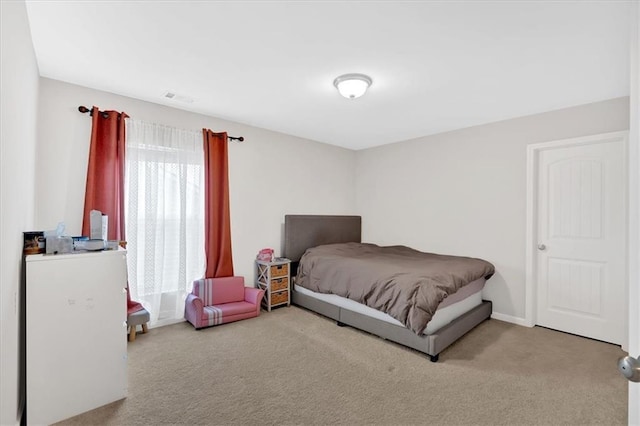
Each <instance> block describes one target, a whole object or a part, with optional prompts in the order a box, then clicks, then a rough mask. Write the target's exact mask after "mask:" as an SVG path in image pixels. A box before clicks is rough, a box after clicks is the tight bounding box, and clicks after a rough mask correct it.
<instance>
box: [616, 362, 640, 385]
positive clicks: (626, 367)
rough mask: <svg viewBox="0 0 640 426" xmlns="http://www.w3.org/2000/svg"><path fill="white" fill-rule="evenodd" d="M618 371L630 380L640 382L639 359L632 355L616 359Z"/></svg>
mask: <svg viewBox="0 0 640 426" xmlns="http://www.w3.org/2000/svg"><path fill="white" fill-rule="evenodd" d="M618 371H620V372H621V373H622V375H623V376H624V377H626V378H627V379H628V380H629V381H630V382H640V361H638V360H637V359H636V358H634V357H632V356H625V357H624V358H620V359H619V360H618Z"/></svg>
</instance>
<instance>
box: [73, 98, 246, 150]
mask: <svg viewBox="0 0 640 426" xmlns="http://www.w3.org/2000/svg"><path fill="white" fill-rule="evenodd" d="M78 111H80V112H81V113H83V114H86V113H87V112H88V113H89V115H90V116H93V110H92V109H89V108H87V107H86V106H84V105H80V106H79V107H78ZM99 112H100V115H101V116H102V118H109V113H108V112H107V111H99ZM227 139H229V140H230V141H238V142H244V137H242V136H227Z"/></svg>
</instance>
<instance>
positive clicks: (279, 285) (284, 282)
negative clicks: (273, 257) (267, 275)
mask: <svg viewBox="0 0 640 426" xmlns="http://www.w3.org/2000/svg"><path fill="white" fill-rule="evenodd" d="M288 288H289V278H287V277H282V278H274V279H272V280H271V291H278V290H285V289H288Z"/></svg>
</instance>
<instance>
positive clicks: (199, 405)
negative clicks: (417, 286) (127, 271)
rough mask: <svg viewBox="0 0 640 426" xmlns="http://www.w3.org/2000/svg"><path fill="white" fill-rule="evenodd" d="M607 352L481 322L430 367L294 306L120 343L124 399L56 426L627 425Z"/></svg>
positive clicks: (613, 353) (589, 343) (612, 357)
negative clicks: (125, 374) (125, 358)
mask: <svg viewBox="0 0 640 426" xmlns="http://www.w3.org/2000/svg"><path fill="white" fill-rule="evenodd" d="M621 356H623V351H622V350H621V349H620V348H619V347H617V346H613V345H609V344H606V343H601V342H597V341H593V340H589V339H584V338H581V337H576V336H572V335H568V334H564V333H559V332H555V331H551V330H547V329H544V328H539V327H535V328H525V327H519V326H515V325H511V324H508V323H504V322H500V321H496V320H490V321H486V322H484V323H482V324H481V325H479V326H478V327H477V328H475V329H474V330H473V331H471V332H470V333H469V334H467V335H466V336H465V337H463V338H462V339H461V340H459V341H458V342H457V343H455V344H454V345H452V346H450V347H449V348H448V349H446V350H445V351H444V352H442V353H441V355H440V361H439V362H438V363H432V362H430V361H429V359H428V358H427V357H425V356H423V355H422V354H420V353H418V352H416V351H413V350H410V349H407V348H404V347H402V346H399V345H396V344H394V343H390V342H387V341H384V340H382V339H379V338H377V337H374V336H372V335H369V334H366V333H362V332H359V331H357V330H354V329H352V328H349V327H344V328H341V327H337V326H336V325H335V323H334V322H332V321H330V320H328V319H326V318H323V317H320V316H317V315H315V314H313V313H311V312H308V311H306V310H303V309H300V308H297V307H289V308H286V307H285V308H280V309H276V310H274V311H272V312H270V313H268V312H263V313H262V314H261V315H260V317H258V318H254V319H250V320H245V321H240V322H236V323H231V324H226V325H223V326H219V327H213V328H208V329H204V330H200V331H195V330H194V329H193V328H192V327H191V325H189V324H187V323H181V324H176V325H172V326H168V327H161V328H157V329H152V330H150V332H149V333H148V334H146V335H139V336H138V338H137V339H136V341H135V342H133V343H129V396H128V397H127V398H126V399H124V400H122V401H118V402H115V403H113V404H110V405H107V406H105V407H102V408H99V409H96V410H93V411H91V412H89V413H85V414H83V415H80V416H77V417H74V418H73V419H69V420H68V421H66V422H63V423H62V424H67V425H89V424H96V425H97V424H114V425H159V424H216V425H228V424H243V425H244V424H247V425H253V424H338V423H339V424H349V425H352V424H384V425H392V424H393V425H396V424H421V425H425V424H430V425H439V424H442V425H445V424H446V425H461V424H489V425H500V424H504V425H520V424H522V425H525V424H536V425H551V424H553V425H555V424H573V425H588V424H606V425H614V424H626V423H627V382H626V381H625V380H624V378H623V377H622V376H621V375H620V374H618V373H617V371H616V360H617V359H618V358H619V357H621Z"/></svg>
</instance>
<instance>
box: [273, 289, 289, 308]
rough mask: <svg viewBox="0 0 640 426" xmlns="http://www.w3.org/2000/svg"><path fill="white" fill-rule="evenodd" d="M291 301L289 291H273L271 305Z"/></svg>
mask: <svg viewBox="0 0 640 426" xmlns="http://www.w3.org/2000/svg"><path fill="white" fill-rule="evenodd" d="M288 301H289V291H288V290H287V291H281V292H279V293H271V306H275V305H279V304H281V303H287V302H288Z"/></svg>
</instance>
